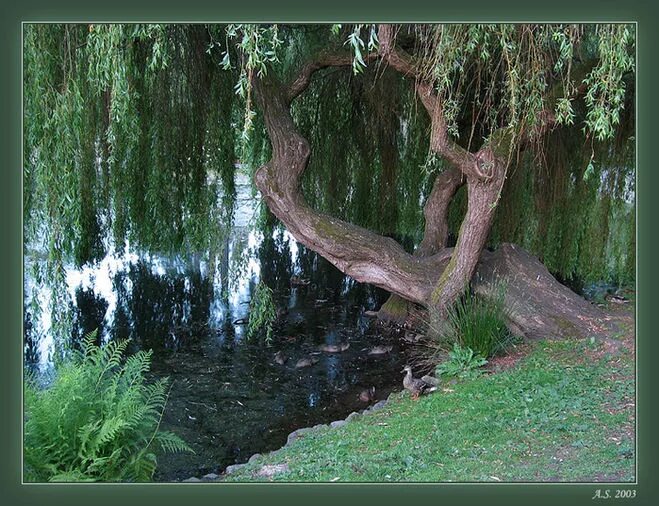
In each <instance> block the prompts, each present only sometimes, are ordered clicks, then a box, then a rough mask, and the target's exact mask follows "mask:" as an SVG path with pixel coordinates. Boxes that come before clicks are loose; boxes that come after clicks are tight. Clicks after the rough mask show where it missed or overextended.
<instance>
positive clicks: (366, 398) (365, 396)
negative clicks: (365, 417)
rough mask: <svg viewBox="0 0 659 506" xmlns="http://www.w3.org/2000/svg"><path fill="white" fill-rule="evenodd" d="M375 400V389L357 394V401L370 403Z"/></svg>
mask: <svg viewBox="0 0 659 506" xmlns="http://www.w3.org/2000/svg"><path fill="white" fill-rule="evenodd" d="M374 399H375V387H371V388H367V389H365V390H362V391H361V392H360V393H359V400H360V401H362V402H371V401H372V400H374Z"/></svg>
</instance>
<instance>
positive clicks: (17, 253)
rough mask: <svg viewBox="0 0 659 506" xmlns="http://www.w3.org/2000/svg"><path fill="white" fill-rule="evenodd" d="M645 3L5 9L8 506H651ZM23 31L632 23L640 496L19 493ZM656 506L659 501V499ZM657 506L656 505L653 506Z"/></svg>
mask: <svg viewBox="0 0 659 506" xmlns="http://www.w3.org/2000/svg"><path fill="white" fill-rule="evenodd" d="M651 3H652V2H650V1H647V2H643V1H642V0H626V1H625V0H616V1H612V0H605V1H602V0H600V1H598V0H588V1H583V0H582V1H580V2H577V1H575V0H553V1H551V2H546V3H542V4H532V3H531V2H528V0H527V1H521V0H507V1H499V2H494V1H491V0H490V1H487V0H472V1H471V2H469V3H466V2H456V1H453V2H450V3H449V2H444V3H443V4H441V3H436V4H433V5H429V4H430V2H429V1H428V0H425V1H424V0H402V1H401V0H399V1H398V2H395V1H392V0H387V1H385V0H380V1H376V2H373V1H371V2H368V3H367V2H355V1H354V0H352V1H346V0H333V1H331V2H327V3H323V4H320V3H319V4H317V5H312V4H311V3H310V2H309V1H308V0H307V1H287V2H272V1H270V2H267V1H264V0H251V1H250V2H248V3H247V2H245V3H241V2H236V1H235V0H234V1H233V2H231V3H229V2H227V1H226V0H223V1H218V0H216V1H214V2H207V3H204V2H198V1H196V0H187V1H185V2H180V3H179V2H174V1H171V0H170V1H165V0H161V1H159V2H149V3H147V2H139V3H138V2H136V1H135V0H129V1H126V0H113V1H111V2H106V3H98V4H92V3H91V2H89V1H88V0H87V1H85V0H68V1H60V2H54V1H52V0H51V1H48V0H22V1H19V2H18V3H17V4H16V5H13V6H11V7H10V6H7V5H4V6H3V7H2V16H1V17H0V19H1V20H2V21H0V23H2V27H1V28H2V29H1V30H0V37H1V42H0V44H1V46H0V47H2V50H3V55H4V62H3V68H4V71H3V72H2V78H1V79H0V86H1V89H0V97H1V100H2V115H1V118H2V131H1V132H0V133H1V135H0V142H1V143H2V145H1V147H0V148H1V151H0V152H1V153H2V165H0V167H1V168H0V177H1V185H0V188H1V190H0V191H1V192H2V198H1V199H0V203H1V204H0V205H1V206H2V207H1V212H2V235H1V236H0V237H2V238H3V239H4V240H3V245H2V247H1V248H0V252H1V253H0V254H1V260H2V261H1V262H0V265H1V269H2V276H1V277H0V279H1V280H2V282H3V285H4V286H3V291H2V304H0V311H1V320H0V321H2V323H3V324H4V325H3V326H4V327H5V329H6V330H5V336H4V339H3V340H2V341H1V343H2V353H1V355H0V357H1V359H0V360H2V362H1V363H0V370H1V374H2V376H1V381H2V383H1V384H2V393H3V397H2V399H3V416H2V417H0V429H1V433H2V436H3V439H4V444H3V445H2V447H1V448H2V449H3V452H2V460H1V462H2V467H1V468H0V483H1V484H2V499H3V500H4V501H5V504H90V503H91V504H94V505H95V506H96V505H98V506H101V505H105V504H108V505H109V504H112V505H115V504H117V503H118V502H122V501H123V502H125V504H134V503H136V502H138V501H139V502H142V501H144V502H149V503H152V502H155V501H158V502H159V503H160V504H180V502H181V501H182V500H183V501H185V502H186V503H188V504H211V503H215V504H217V503H218V502H219V503H225V504H253V503H257V504H268V505H269V504H271V503H275V504H277V503H285V504H287V505H292V504H308V503H310V502H313V503H316V504H322V503H332V504H334V503H336V502H346V501H347V502H348V503H351V502H358V501H359V502H371V501H372V500H378V501H379V502H381V503H383V504H396V503H397V504H400V503H401V502H403V501H405V502H407V503H409V502H417V501H424V502H427V501H429V500H430V501H431V504H440V503H444V502H448V503H451V502H458V503H460V504H481V503H486V504H488V505H489V504H498V503H501V504H529V503H531V502H533V503H534V505H537V506H540V505H543V504H557V503H564V504H582V503H583V504H585V503H587V502H593V501H592V500H591V498H592V496H593V494H594V491H595V490H596V489H597V488H601V489H607V488H608V489H611V490H615V489H618V488H619V489H623V488H624V489H629V488H635V489H636V490H637V494H636V499H634V500H627V501H633V502H634V503H639V504H647V503H649V502H650V501H651V500H652V499H651V498H652V496H653V495H654V492H655V491H657V488H658V487H657V482H658V481H659V480H657V479H656V478H655V477H654V471H655V464H656V463H657V455H658V454H659V452H658V451H657V450H658V449H659V448H658V445H657V435H656V430H654V423H652V422H653V419H656V418H657V414H658V408H657V403H656V402H653V401H654V399H653V398H652V397H653V394H654V392H655V390H654V388H653V387H654V385H656V381H657V371H658V369H659V368H657V367H656V365H655V364H654V363H653V362H654V360H653V357H657V356H659V354H657V340H656V339H654V337H655V336H653V333H652V331H651V325H652V322H651V321H650V311H651V310H652V309H651V308H652V306H653V305H654V304H655V303H656V297H655V296H654V295H653V294H652V292H651V289H652V287H655V286H657V281H658V279H657V267H656V264H652V263H651V262H650V254H651V252H652V251H656V249H657V246H659V244H658V243H659V240H658V239H657V238H656V235H655V234H654V233H653V232H654V230H653V223H656V218H655V216H656V215H657V211H658V209H657V203H658V202H659V198H656V197H654V198H653V196H652V192H653V190H654V189H659V185H657V169H656V168H655V165H656V163H654V162H655V158H656V157H655V156H653V154H654V151H655V149H656V148H655V149H653V148H654V147H655V146H654V144H655V143H656V142H657V140H656V137H657V135H656V134H657V127H656V126H655V121H656V118H659V107H658V101H657V97H656V94H654V93H653V92H652V91H651V90H653V89H656V88H657V83H658V82H659V77H658V76H657V63H658V62H657V53H658V52H659V37H658V34H659V30H658V29H657V25H659V16H658V15H657V11H658V10H659V8H657V7H652V6H651V5H650V4H651ZM23 21H182V22H183V21H187V22H195V21H203V22H210V21H279V22H341V21H344V22H346V21H366V22H375V21H392V22H395V21H399V22H403V21H407V22H425V21H437V22H442V21H444V22H447V21H453V22H467V21H472V22H473V21H537V22H547V21H582V22H589V21H590V22H595V21H628V22H637V23H638V25H637V27H638V38H637V41H638V70H637V75H638V88H637V114H638V123H637V126H638V130H637V139H638V158H637V188H636V190H637V203H638V204H637V210H638V220H637V262H638V264H637V265H638V272H637V299H638V305H637V329H638V336H637V343H638V347H637V354H638V361H637V364H638V378H639V385H638V396H637V404H638V415H639V420H638V432H637V440H638V444H637V449H638V469H637V480H638V484H637V485H620V486H616V485H610V484H599V485H597V484H519V485H518V484H401V485H384V484H382V485H379V484H371V485H357V484H354V485H338V484H336V485H334V484H318V485H314V484H301V485H293V484H290V485H269V484H245V485H238V484H235V485H233V484H225V485H222V484H220V485H193V484H190V485H184V484H181V485H177V484H149V485H21V450H22V441H21V423H22V415H21V413H22V406H21V386H22V385H21V374H22V361H21V359H20V357H22V353H23V352H22V337H20V336H22V314H23V313H22V300H21V295H20V294H21V293H22V291H21V284H22V270H21V264H22V186H21V174H22V160H21V146H22V143H21V117H22V104H21V47H22V44H21V22H23ZM653 366H654V367H653ZM655 501H656V499H655ZM655 501H653V502H655ZM607 502H608V501H607Z"/></svg>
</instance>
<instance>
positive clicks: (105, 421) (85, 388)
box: [24, 332, 192, 482]
mask: <svg viewBox="0 0 659 506" xmlns="http://www.w3.org/2000/svg"><path fill="white" fill-rule="evenodd" d="M95 342H96V332H92V333H91V334H89V335H87V336H85V338H84V339H83V342H82V346H81V349H80V351H77V352H75V353H74V354H73V356H72V357H71V359H70V360H68V361H64V362H63V363H61V364H60V365H59V368H58V374H57V378H56V380H55V382H54V383H53V385H52V386H50V387H49V388H47V389H45V390H41V389H39V388H38V387H37V386H36V385H35V382H34V381H32V380H30V379H28V381H26V384H25V439H24V470H25V479H26V481H37V482H43V481H65V482H70V481H149V480H151V479H152V477H153V473H154V472H155V470H156V465H157V459H156V453H155V452H156V451H158V450H159V451H162V452H183V451H192V449H191V448H190V447H189V446H188V445H187V444H186V443H185V442H184V441H183V440H182V439H181V438H179V437H178V436H176V435H175V434H173V433H171V432H164V431H160V421H161V418H162V413H163V410H164V406H165V404H166V402H167V397H168V380H167V379H166V378H165V379H160V380H158V381H155V382H153V383H146V381H145V374H146V373H148V371H149V368H150V364H151V355H152V353H151V351H148V352H146V351H139V352H137V353H135V354H134V355H132V356H130V357H128V358H127V359H126V360H123V355H124V353H125V352H126V347H127V346H128V342H127V341H118V342H111V343H108V344H107V345H105V346H103V347H99V346H96V344H95ZM154 443H155V444H154Z"/></svg>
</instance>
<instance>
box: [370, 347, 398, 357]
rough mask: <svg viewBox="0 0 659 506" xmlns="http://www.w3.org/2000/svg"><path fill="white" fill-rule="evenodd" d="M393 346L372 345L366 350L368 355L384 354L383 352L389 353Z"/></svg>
mask: <svg viewBox="0 0 659 506" xmlns="http://www.w3.org/2000/svg"><path fill="white" fill-rule="evenodd" d="M393 348H394V347H393V346H381V345H378V346H373V348H371V349H370V350H368V354H369V355H384V354H385V353H389V352H390V351H391V350H393Z"/></svg>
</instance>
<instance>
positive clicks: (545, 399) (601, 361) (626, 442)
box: [226, 334, 635, 482]
mask: <svg viewBox="0 0 659 506" xmlns="http://www.w3.org/2000/svg"><path fill="white" fill-rule="evenodd" d="M619 343H620V347H619V351H618V352H617V353H611V351H612V348H611V347H610V346H609V345H607V344H604V343H592V342H584V341H560V342H555V341H552V342H548V341H547V342H537V343H534V344H533V345H530V346H529V347H528V348H527V349H526V350H525V353H524V355H523V356H521V357H520V358H519V360H517V361H511V360H509V361H507V362H506V361H504V362H502V364H504V365H505V364H507V365H505V367H504V369H503V370H500V371H498V372H495V373H491V374H486V375H484V376H481V377H479V378H477V379H474V380H468V381H467V380H465V381H462V382H459V383H456V384H447V385H446V386H445V387H444V388H443V389H440V391H439V392H438V393H435V394H432V395H430V396H427V397H422V398H421V399H420V400H419V401H413V400H411V399H410V398H409V397H408V395H407V394H406V393H401V394H397V395H395V396H394V397H393V398H392V399H391V400H390V402H389V403H388V404H387V405H386V406H385V407H384V408H383V409H381V410H379V411H376V412H373V413H369V414H368V415H365V416H360V417H357V418H355V419H353V420H351V421H350V422H348V423H347V424H345V425H344V426H342V427H339V428H335V429H330V428H329V427H327V428H324V427H321V428H319V429H317V430H314V431H312V432H309V433H307V434H305V435H304V436H303V437H301V438H300V439H298V440H296V441H294V442H293V443H291V444H290V445H288V446H286V447H284V448H282V449H281V450H279V451H277V452H273V453H271V454H268V455H265V456H263V457H261V458H259V459H258V460H256V461H254V462H252V463H250V464H248V465H247V466H245V467H243V468H241V469H240V470H238V471H236V472H235V473H233V474H231V475H228V476H227V477H226V481H254V480H274V481H342V482H348V481H377V482H386V481H435V482H437V481H439V482H448V481H633V480H634V478H635V450H634V438H635V436H634V425H635V424H634V416H635V408H634V398H635V384H634V381H635V379H634V351H633V349H634V348H633V338H632V337H631V336H630V335H629V334H628V335H627V336H626V337H624V336H621V337H620V341H619ZM511 362H514V363H512V364H511ZM282 464H285V466H283V465H282ZM275 465H277V467H276V468H275V467H274V466H275ZM264 466H268V467H264ZM268 469H277V470H278V471H280V472H277V473H275V474H274V475H272V476H270V475H268V473H267V471H268ZM282 469H283V471H281V470H282Z"/></svg>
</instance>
